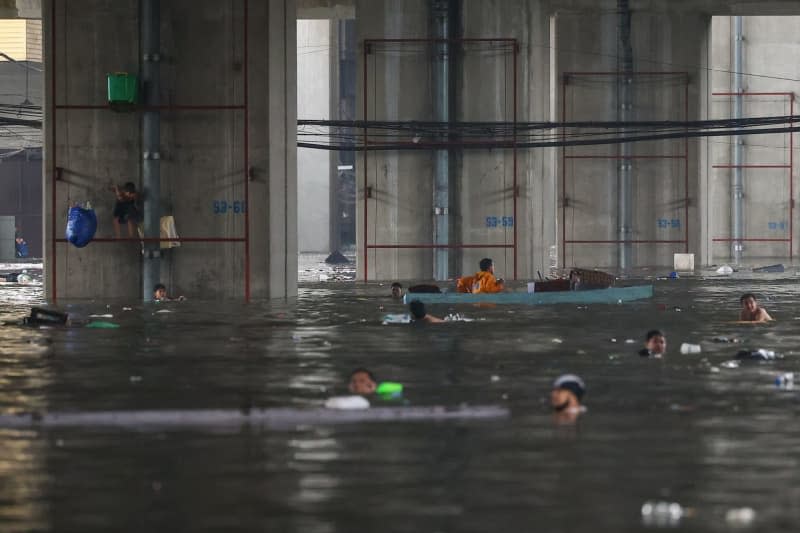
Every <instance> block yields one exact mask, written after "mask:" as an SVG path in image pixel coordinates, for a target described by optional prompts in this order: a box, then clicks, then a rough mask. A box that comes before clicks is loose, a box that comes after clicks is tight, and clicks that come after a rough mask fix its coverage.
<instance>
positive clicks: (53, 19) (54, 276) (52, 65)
mask: <svg viewBox="0 0 800 533" xmlns="http://www.w3.org/2000/svg"><path fill="white" fill-rule="evenodd" d="M50 6H51V10H50V69H51V73H50V75H51V76H50V115H51V116H50V119H51V126H50V127H51V129H52V131H51V136H52V138H51V141H50V142H51V147H50V148H51V150H50V151H51V152H52V156H51V158H52V168H51V171H52V173H53V186H52V187H53V190H52V195H51V204H52V205H51V210H50V239H51V242H50V274H51V276H52V286H53V303H56V302H58V290H57V288H58V273H57V270H56V182H57V181H58V180H57V178H58V172H57V170H56V164H57V160H56V0H50Z"/></svg>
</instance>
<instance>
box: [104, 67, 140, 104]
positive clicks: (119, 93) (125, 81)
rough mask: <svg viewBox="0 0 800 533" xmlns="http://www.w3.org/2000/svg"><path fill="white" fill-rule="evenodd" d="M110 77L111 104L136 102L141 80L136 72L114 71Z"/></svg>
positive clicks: (109, 99)
mask: <svg viewBox="0 0 800 533" xmlns="http://www.w3.org/2000/svg"><path fill="white" fill-rule="evenodd" d="M107 78H108V103H109V104H135V103H136V96H137V93H138V90H139V80H138V78H137V77H136V76H135V75H134V74H128V73H127V72H112V73H110V74H108V75H107Z"/></svg>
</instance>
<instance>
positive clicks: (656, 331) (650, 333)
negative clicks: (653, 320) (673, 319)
mask: <svg viewBox="0 0 800 533" xmlns="http://www.w3.org/2000/svg"><path fill="white" fill-rule="evenodd" d="M659 335H660V336H662V337H666V335H664V332H663V331H661V330H660V329H651V330H650V331H648V332H647V335H646V336H645V340H648V341H649V340H650V339H652V338H653V337H657V336H659Z"/></svg>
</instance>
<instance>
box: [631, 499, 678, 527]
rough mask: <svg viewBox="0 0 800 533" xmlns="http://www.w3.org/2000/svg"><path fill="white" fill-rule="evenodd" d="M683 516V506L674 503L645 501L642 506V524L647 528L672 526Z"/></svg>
mask: <svg viewBox="0 0 800 533" xmlns="http://www.w3.org/2000/svg"><path fill="white" fill-rule="evenodd" d="M685 514H686V513H685V511H684V509H683V506H682V505H681V504H679V503H676V502H663V501H646V502H644V503H643V504H642V522H643V523H644V524H645V525H648V526H674V525H677V524H678V523H679V522H680V521H681V518H683V517H684V515H685Z"/></svg>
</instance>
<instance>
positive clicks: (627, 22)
mask: <svg viewBox="0 0 800 533" xmlns="http://www.w3.org/2000/svg"><path fill="white" fill-rule="evenodd" d="M617 8H618V15H619V41H618V43H617V46H618V48H619V53H618V54H617V62H618V71H619V72H620V75H619V76H617V100H618V103H619V107H618V109H617V117H618V119H619V120H620V121H622V122H629V121H630V120H631V119H632V115H633V111H632V109H633V97H632V91H631V84H632V83H633V75H632V74H633V48H632V46H631V10H630V6H629V5H628V0H618V3H617ZM623 135H627V133H626V132H623ZM619 150H620V154H619V155H620V160H619V168H618V170H617V210H618V214H617V227H618V233H619V236H618V239H619V241H621V242H620V244H619V248H618V264H619V268H620V270H622V271H625V270H627V269H628V268H630V258H631V245H630V242H629V241H630V240H631V170H632V163H631V161H632V160H631V159H630V156H631V143H622V144H620V147H619Z"/></svg>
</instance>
